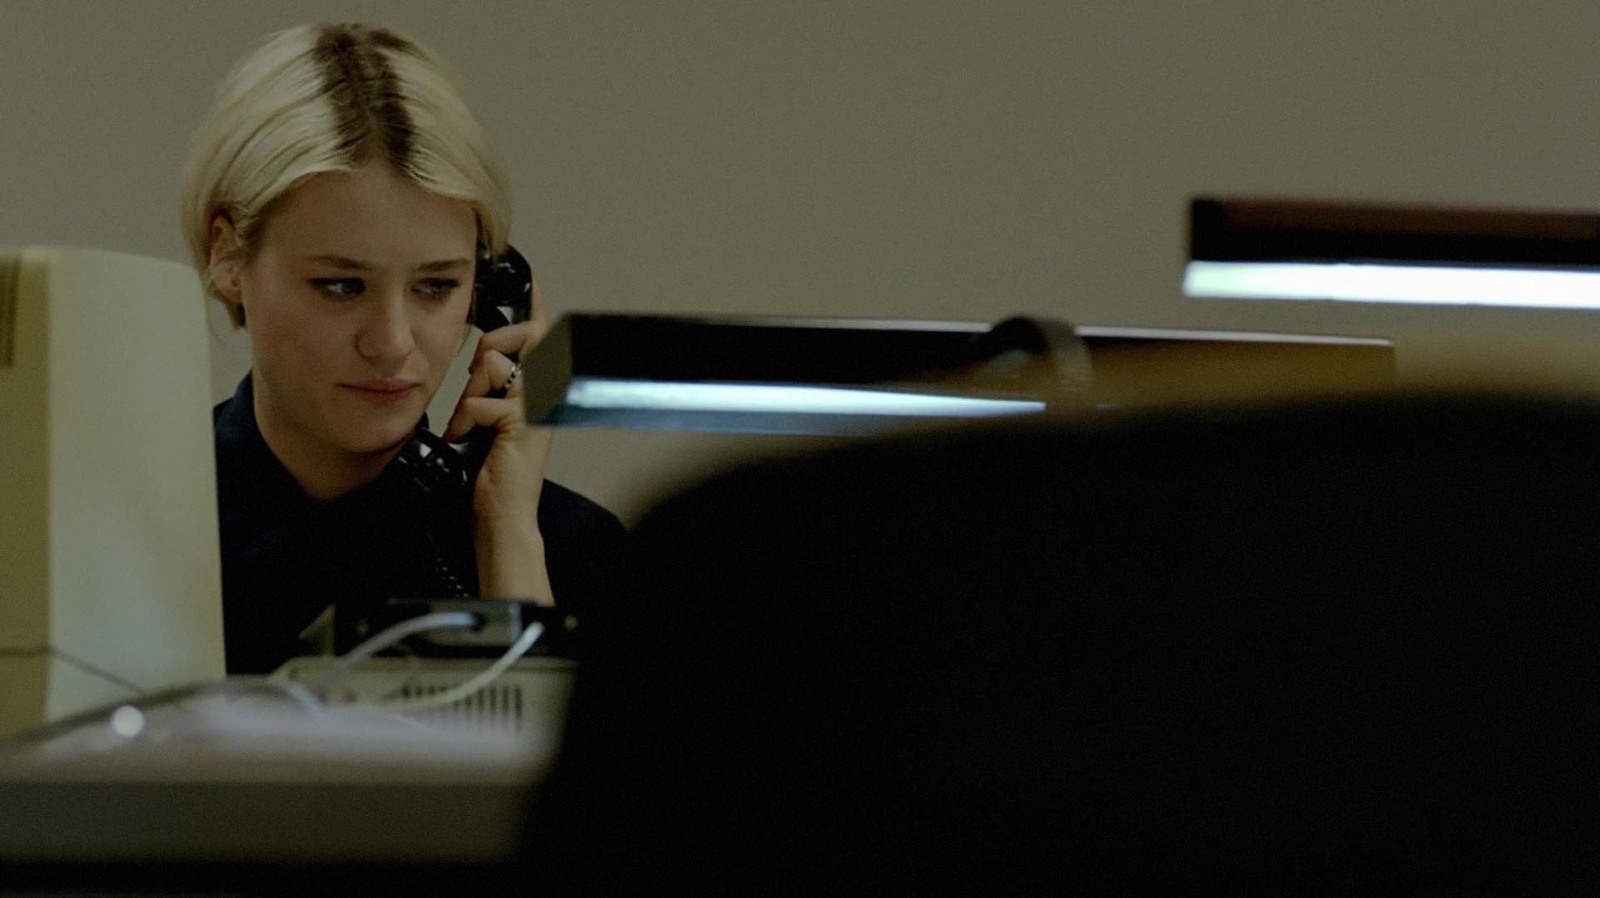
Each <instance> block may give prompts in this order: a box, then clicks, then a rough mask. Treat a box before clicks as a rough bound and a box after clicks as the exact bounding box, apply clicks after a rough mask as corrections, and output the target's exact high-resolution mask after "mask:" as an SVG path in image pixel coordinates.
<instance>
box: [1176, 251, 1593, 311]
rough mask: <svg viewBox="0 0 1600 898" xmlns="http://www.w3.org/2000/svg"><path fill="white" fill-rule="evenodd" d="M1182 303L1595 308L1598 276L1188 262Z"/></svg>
mask: <svg viewBox="0 0 1600 898" xmlns="http://www.w3.org/2000/svg"><path fill="white" fill-rule="evenodd" d="M1183 292H1184V293H1185V294H1186V295H1188V296H1196V297H1212V298H1218V299H1290V300H1337V301H1343V302H1397V303H1422V304H1433V305H1481V306H1512V307H1518V308H1543V309H1600V271H1578V270H1573V269H1537V268H1481V267H1466V266H1445V265H1379V264H1371V263H1346V262H1326V263H1305V262H1208V261H1194V262H1190V263H1189V265H1188V268H1187V269H1186V270H1185V272H1184V277H1183Z"/></svg>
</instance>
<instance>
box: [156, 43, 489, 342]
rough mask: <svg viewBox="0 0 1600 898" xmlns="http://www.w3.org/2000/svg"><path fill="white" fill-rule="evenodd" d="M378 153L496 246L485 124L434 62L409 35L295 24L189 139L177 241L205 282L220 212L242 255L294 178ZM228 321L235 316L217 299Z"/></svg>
mask: <svg viewBox="0 0 1600 898" xmlns="http://www.w3.org/2000/svg"><path fill="white" fill-rule="evenodd" d="M373 159H381V160H384V161H387V162H388V163H390V164H392V165H393V166H395V168H396V169H398V170H399V171H402V172H404V173H406V175H407V176H409V177H410V178H411V179H413V180H414V181H416V183H417V184H418V185H419V186H421V187H423V188H424V189H426V190H428V191H430V192H432V193H436V194H439V195H440V196H446V197H451V198H453V199H459V200H464V201H466V202H467V203H469V204H470V205H471V206H472V207H473V209H474V211H475V212H476V213H477V218H478V239H479V241H480V242H481V243H482V244H484V245H485V246H487V247H489V248H490V249H491V250H492V251H494V252H496V253H498V252H500V251H501V250H502V249H504V247H505V243H506V239H507V235H508V232H509V231H510V226H511V221H510V219H511V197H510V190H509V188H508V186H507V182H506V177H505V173H504V172H503V171H502V170H501V168H500V166H499V164H498V163H497V162H496V161H495V158H494V152H493V147H492V145H491V141H490V139H489V135H488V132H487V131H485V130H484V128H483V126H482V125H481V124H480V123H479V122H478V120H477V118H476V117H475V116H473V114H472V111H471V110H470V109H469V108H468V106H467V103H466V100H465V97H464V96H463V94H462V91H461V90H460V88H459V87H458V86H457V83H456V82H455V80H454V79H453V77H452V76H451V75H450V73H449V72H448V71H447V70H446V69H445V67H444V65H443V63H442V62H441V61H440V60H439V59H438V58H437V57H435V56H434V55H433V54H432V53H430V52H428V51H427V50H426V49H424V48H423V47H422V46H421V45H419V44H417V43H416V42H415V41H412V40H410V39H409V38H407V37H404V36H402V35H400V34H398V33H396V32H394V31H390V30H388V29H385V28H375V27H370V26H366V25H359V24H332V25H302V26H299V27H296V28H292V29H289V30H288V31H284V32H281V33H279V34H276V35H274V36H273V37H272V38H271V39H269V40H268V41H267V42H266V43H265V44H264V45H262V46H261V47H260V49H258V50H256V51H255V52H254V53H252V54H250V55H249V56H247V57H246V58H245V59H244V60H243V61H242V62H241V63H240V64H239V66H238V67H237V68H236V69H234V70H233V72H232V73H231V74H230V75H229V76H228V78H227V80H225V81H224V82H223V84H222V88H221V91H220V93H219V95H218V98H217V105H216V107H215V109H214V110H213V111H212V113H211V116H210V118H209V119H207V121H206V123H205V124H204V125H203V126H201V128H200V130H199V132H198V133H197V134H196V135H195V140H194V146H193V151H192V155H191V157H190V161H189V166H188V169H187V171H186V172H185V175H184V187H183V195H182V199H181V201H180V216H181V219H182V226H183V233H184V239H185V240H186V241H187V242H188V245H189V252H190V255H191V256H192V257H193V259H194V263H195V267H196V268H197V269H198V270H199V272H200V275H201V279H202V280H203V281H204V283H205V287H206V292H207V293H208V294H210V295H211V296H212V297H214V298H216V299H219V300H220V299H222V295H221V293H219V292H218V290H217V285H216V283H215V281H214V279H213V277H212V273H211V270H210V257H211V226H212V222H213V221H214V220H215V219H216V218H217V216H219V215H220V216H224V217H226V218H227V219H228V221H230V222H231V223H232V224H233V227H234V229H235V231H236V232H237V234H238V235H239V243H240V251H241V252H242V253H243V254H244V255H245V257H246V258H248V257H249V256H250V254H252V253H253V252H254V248H255V246H256V242H257V240H258V239H259V237H260V236H261V233H262V230H263V228H264V227H265V225H266V223H267V221H268V220H269V218H270V217H271V212H272V209H273V206H274V204H275V203H276V202H277V201H278V200H279V199H280V198H282V197H283V196H284V194H286V193H288V192H289V191H290V190H292V189H293V188H294V187H295V186H297V185H298V184H300V183H301V182H302V181H304V180H305V179H307V178H309V177H311V176H313V175H316V174H320V173H322V172H330V171H350V170H352V169H354V168H356V167H358V166H359V165H361V164H363V163H365V162H368V161H370V160H373ZM229 312H230V314H231V315H232V316H233V319H234V323H235V324H236V325H240V324H243V323H244V321H243V312H242V310H240V309H237V308H235V307H233V306H232V305H229Z"/></svg>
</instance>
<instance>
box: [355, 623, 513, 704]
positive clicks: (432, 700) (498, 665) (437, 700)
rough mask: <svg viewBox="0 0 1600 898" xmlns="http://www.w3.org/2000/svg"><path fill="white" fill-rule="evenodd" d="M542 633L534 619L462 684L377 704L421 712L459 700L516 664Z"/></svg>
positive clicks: (486, 684)
mask: <svg viewBox="0 0 1600 898" xmlns="http://www.w3.org/2000/svg"><path fill="white" fill-rule="evenodd" d="M542 633H544V624H541V623H539V622H537V621H535V622H533V623H530V624H528V626H527V627H525V628H524V629H523V631H522V635H521V636H518V637H517V641H516V642H513V643H512V644H511V647H510V648H508V649H506V653H505V654H504V655H501V656H500V659H499V660H497V661H495V663H493V664H491V665H489V666H488V667H487V668H486V669H485V670H484V671H483V672H482V673H480V674H478V675H477V676H475V677H473V678H472V679H470V680H468V681H466V682H465V683H462V684H461V685H459V686H456V687H455V688H453V689H447V690H445V691H444V692H438V693H435V694H433V695H430V696H426V697H424V698H416V699H409V700H401V701H390V702H383V703H381V704H379V705H378V706H377V707H380V708H383V709H384V710H386V711H394V712H396V713H406V712H408V711H421V710H425V709H428V708H437V707H439V706H440V705H448V704H450V703H451V702H458V701H461V700H462V699H464V698H466V697H468V696H470V695H472V694H473V693H474V692H477V691H478V690H480V689H482V688H484V687H485V686H488V685H489V684H490V683H492V682H494V681H495V679H497V678H498V677H499V676H500V675H501V674H503V673H505V672H506V669H507V668H509V667H510V666H511V665H513V664H515V663H517V660H518V659H519V658H521V657H522V656H523V655H526V654H527V653H528V650H529V649H531V648H533V644H534V643H535V642H537V641H538V639H539V636H540V634H542Z"/></svg>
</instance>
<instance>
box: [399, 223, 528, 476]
mask: <svg viewBox="0 0 1600 898" xmlns="http://www.w3.org/2000/svg"><path fill="white" fill-rule="evenodd" d="M473 294H474V295H473V298H472V300H473V301H472V323H473V324H474V325H476V326H477V328H478V329H479V330H481V331H485V332H487V331H492V330H494V329H496V328H500V327H505V326H506V325H508V324H516V323H520V322H523V321H527V320H528V319H529V318H530V317H532V315H533V269H532V268H531V267H530V266H529V265H528V260H527V259H525V258H523V257H522V254H521V253H519V252H517V250H516V249H515V248H514V247H511V246H507V247H506V248H505V251H504V252H502V253H500V254H499V255H495V254H494V253H493V252H492V251H491V250H490V249H489V248H488V247H486V246H481V245H480V246H479V247H478V264H477V270H476V272H475V273H474V284H473ZM464 349H465V351H467V352H470V351H472V348H471V347H465V348H464ZM511 360H512V361H513V362H514V361H516V356H514V355H513V356H512V357H511ZM494 437H495V432H494V430H493V429H491V428H487V427H479V428H474V429H473V430H472V431H471V432H470V433H468V434H467V435H466V436H465V437H463V438H462V439H461V441H460V442H458V443H454V444H452V443H450V442H448V441H446V440H445V439H444V438H443V437H440V436H437V435H435V434H434V433H433V432H431V431H429V430H428V429H427V428H426V427H423V426H418V427H417V432H416V434H415V435H414V436H413V437H412V439H411V440H410V442H408V443H407V444H406V445H405V446H404V447H402V448H401V450H400V453H399V455H397V456H395V460H394V462H393V463H392V464H393V467H394V468H395V469H396V471H397V472H398V473H399V474H400V475H401V476H404V477H406V478H407V479H408V480H410V481H411V482H412V484H413V485H414V486H415V487H416V488H417V489H419V490H420V491H421V492H422V493H424V494H426V495H429V496H438V497H443V498H448V497H449V496H451V495H452V494H459V492H460V491H463V490H466V491H470V490H471V488H472V484H473V481H475V480H476V479H477V476H478V471H479V470H480V469H481V468H482V467H483V463H484V460H485V459H486V458H487V457H488V454H489V447H490V446H491V445H492V444H493V443H494Z"/></svg>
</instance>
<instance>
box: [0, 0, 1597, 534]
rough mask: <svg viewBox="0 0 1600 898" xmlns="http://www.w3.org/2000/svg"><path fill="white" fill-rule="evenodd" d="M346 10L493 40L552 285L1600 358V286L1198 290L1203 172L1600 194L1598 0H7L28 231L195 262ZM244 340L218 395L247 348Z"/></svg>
mask: <svg viewBox="0 0 1600 898" xmlns="http://www.w3.org/2000/svg"><path fill="white" fill-rule="evenodd" d="M332 17H357V18H371V19H373V20H377V21H382V22H385V23H389V24H393V25H396V26H398V27H401V28H403V29H406V30H409V31H412V32H413V33H415V34H416V35H417V36H419V37H421V38H423V39H424V40H425V41H427V42H429V43H430V44H432V45H433V46H435V48H436V49H438V50H439V51H441V52H442V53H443V54H444V55H445V56H446V57H447V58H449V59H450V60H452V61H453V62H454V63H455V65H456V66H457V67H458V68H459V69H460V70H461V72H462V74H463V77H464V79H465V80H466V82H467V85H468V89H469V92H470V93H471V94H472V95H473V96H474V98H475V99H476V100H477V101H478V105H479V106H480V107H481V108H482V111H483V114H484V116H485V117H486V118H487V119H488V121H489V123H490V125H491V127H492V128H493V130H494V131H495V133H496V135H497V136H498V138H499V140H500V142H501V144H502V145H503V155H504V156H505V158H506V161H507V164H508V166H509V168H510V170H511V173H512V178H513V182H514V186H515V189H516V193H517V200H518V220H517V223H516V226H515V228H514V239H515V241H516V242H517V243H518V244H519V246H521V247H522V248H523V249H524V251H525V252H526V253H527V254H528V255H529V256H530V257H531V258H532V259H533V260H534V262H535V265H536V267H537V268H538V269H539V270H540V272H541V273H542V276H543V279H544V283H545V285H546V288H547V294H548V297H549V300H550V302H551V305H552V309H553V311H554V312H556V313H559V312H561V311H565V310H578V309H592V310H613V309H615V310H656V311H741V312H779V313H814V312H815V313H826V314H851V315H870V316H911V317H919V318H927V317H952V318H961V319H981V320H992V319H996V318H999V317H1002V316H1004V315H1007V314H1011V313H1017V312H1026V313H1033V314H1042V315H1055V316H1060V317H1065V318H1068V319H1072V320H1076V321H1079V322H1085V323H1101V324H1148V325H1190V326H1207V327H1230V328H1263V329H1287V330H1297V331H1309V332H1319V333H1348V334H1361V335H1382V336H1390V337H1393V338H1395V339H1396V340H1397V342H1398V345H1399V351H1400V360H1401V363H1402V366H1403V370H1404V371H1406V372H1408V373H1409V372H1419V371H1426V370H1429V369H1432V368H1435V367H1438V366H1441V365H1454V364H1461V363H1472V364H1480V363H1484V362H1495V363H1499V362H1512V363H1517V362H1519V361H1520V360H1523V359H1530V358H1531V359H1537V360H1538V364H1540V365H1542V366H1545V367H1547V368H1560V369H1570V370H1573V371H1576V372H1578V373H1579V374H1580V375H1581V376H1583V377H1593V376H1594V375H1595V374H1596V373H1600V360H1593V359H1592V356H1594V353H1593V352H1591V346H1592V345H1594V344H1595V341H1596V340H1597V338H1600V317H1593V316H1585V315H1580V314H1576V313H1551V312H1504V311H1492V310H1456V311H1447V312H1441V311H1427V310H1418V309H1384V308H1358V307H1347V306H1330V305H1323V304H1317V305H1273V304H1242V303H1230V302H1202V301H1198V300H1187V299H1184V298H1183V297H1182V296H1181V295H1180V294H1179V292H1178V289H1177V285H1178V278H1179V273H1180V267H1181V264H1182V259H1183V252H1184V238H1185V233H1184V211H1185V205H1186V202H1187V200H1188V199H1189V197H1191V196H1193V195H1195V194H1197V193H1217V194H1226V193H1247V194H1272V195H1312V196H1326V197H1349V198H1372V199H1398V200H1418V201H1439V202H1450V203H1486V204H1505V205H1517V206H1551V207H1563V208H1595V207H1600V177H1597V176H1595V174H1594V171H1593V169H1594V166H1593V164H1592V160H1593V159H1594V158H1595V155H1596V148H1597V147H1600V112H1597V109H1600V106H1597V104H1596V99H1597V96H1600V77H1597V76H1600V62H1597V61H1596V54H1595V52H1594V43H1595V40H1596V38H1595V35H1597V34H1600V4H1595V3H1593V2H1592V0H1550V2H1539V0H1530V2H1527V3H1520V4H1511V3H1506V2H1503V0H1459V2H1447V0H1435V2H1413V0H1349V2H1337V0H1335V2H1327V3H1319V4H1309V3H1308V4H1285V3H1282V2H1281V0H1261V2H1253V0H1252V2H1246V0H1214V2H1206V3H1193V2H1185V0H1083V2H1070V0H1057V2H1046V0H1031V2H1019V0H1011V2H1005V0H1001V2H966V0H920V2H888V0H884V2H798V0H796V2H728V0H721V2H710V0H707V2H651V3H645V2H621V0H599V2H570V3H509V2H508V3H482V2H459V0H447V2H425V0H392V2H367V3H361V2H299V0H296V2H278V3H272V4H264V3H263V4H257V3H254V2H240V0H223V2H215V0H208V2H191V0H149V2H140V0H131V2H113V0H98V2H70V0H69V2H58V0H0V244H15V243H40V242H54V243H68V244H77V245H87V246H98V247H106V248H112V249H119V250H124V251H130V252H137V253H144V254H149V255H156V256H164V257H170V258H182V253H183V250H182V245H181V242H180V240H179V238H178V236H177V233H176V228H175V224H174V214H173V206H174V202H173V198H174V196H175V194H176V191H177V179H178V175H179V169H180V165H181V160H182V158H183V156H184V152H185V141H186V139H187V135H188V134H189V132H190V131H191V130H192V129H193V128H194V126H195V125H196V124H197V122H198V120H199V117H200V116H201V114H202V112H203V110H204V108H205V106H206V104H207V102H208V100H209V97H210V94H211V91H212V90H213V87H214V85H215V83H216V82H217V80H218V79H219V78H220V77H221V76H222V74H223V73H224V71H225V70H226V68H227V66H228V65H229V63H230V62H231V61H232V60H233V59H234V58H236V57H237V55H238V54H240V53H241V52H242V51H243V50H245V49H246V47H247V46H249V45H250V44H251V43H252V42H254V41H255V40H257V39H258V38H259V37H260V36H262V35H263V34H265V33H266V32H268V31H270V30H272V29H275V28H278V27H281V26H284V25H288V24H291V23H294V22H298V21H301V20H305V19H316V18H332ZM217 358H218V369H219V373H218V378H217V380H218V385H217V390H218V392H219V394H220V393H224V392H226V390H227V389H228V388H229V386H230V384H231V381H232V380H233V379H234V378H235V377H236V376H237V375H238V374H239V373H240V371H241V370H242V367H243V364H244V362H243V357H242V355H241V354H240V348H239V344H238V343H237V342H236V341H231V342H225V343H224V344H223V345H222V346H221V348H220V349H219V351H218V353H217ZM745 448H748V446H747V444H744V443H738V444H736V446H735V451H742V450H743V449H745ZM726 451H729V450H728V448H727V441H715V440H708V439H705V438H697V437H685V436H673V435H635V434H621V433H607V432H592V433H573V434H567V435H563V437H562V439H561V440H560V441H559V442H558V450H557V457H556V460H555V467H556V471H555V475H556V476H557V478H558V479H561V480H564V481H566V482H568V483H570V484H572V485H574V486H577V487H578V488H580V489H583V490H584V491H586V492H589V493H590V494H592V495H595V496H596V497H598V498H601V499H602V500H603V501H606V502H608V503H609V504H612V505H613V506H616V507H618V508H619V510H622V511H624V512H625V513H628V514H631V512H632V510H633V509H634V508H635V507H636V506H637V505H639V504H642V503H643V502H644V501H646V499H645V498H644V497H645V496H647V495H648V494H651V493H652V492H653V490H654V489H657V488H658V484H659V482H660V479H661V476H662V474H663V472H665V471H668V470H673V469H677V468H679V467H682V466H685V465H693V464H695V463H697V461H698V460H700V459H705V458H708V457H712V455H714V454H716V453H722V452H726Z"/></svg>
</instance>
